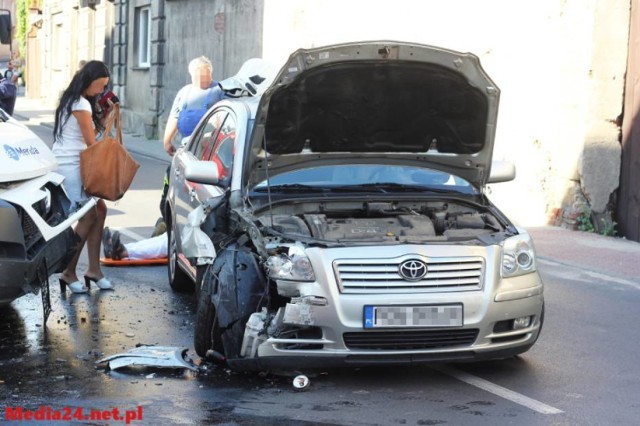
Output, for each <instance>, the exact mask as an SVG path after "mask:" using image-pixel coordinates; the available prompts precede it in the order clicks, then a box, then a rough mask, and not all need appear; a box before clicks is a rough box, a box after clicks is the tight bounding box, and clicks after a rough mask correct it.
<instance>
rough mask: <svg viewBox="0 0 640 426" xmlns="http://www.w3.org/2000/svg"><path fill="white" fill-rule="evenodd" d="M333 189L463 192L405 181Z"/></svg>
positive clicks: (338, 190) (335, 190)
mask: <svg viewBox="0 0 640 426" xmlns="http://www.w3.org/2000/svg"><path fill="white" fill-rule="evenodd" d="M331 190H332V191H334V192H342V191H345V192H346V191H349V192H351V191H362V190H364V191H371V190H374V191H376V192H384V193H387V192H435V193H438V194H450V193H452V192H455V193H461V191H458V190H455V189H441V188H430V187H427V186H422V185H408V184H404V183H395V182H380V183H363V184H359V185H342V186H335V187H331Z"/></svg>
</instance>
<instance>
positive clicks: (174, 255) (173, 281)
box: [167, 221, 195, 293]
mask: <svg viewBox="0 0 640 426" xmlns="http://www.w3.org/2000/svg"><path fill="white" fill-rule="evenodd" d="M175 236H176V228H175V225H174V222H173V221H172V222H171V223H170V224H169V226H167V238H168V239H169V253H168V254H169V262H168V264H167V272H168V274H169V285H170V286H171V289H172V290H173V291H175V292H178V293H190V292H193V291H194V289H195V284H194V282H193V280H192V279H191V277H189V275H188V274H187V273H186V272H185V271H183V270H182V268H181V267H180V264H179V262H178V243H177V241H176V238H175Z"/></svg>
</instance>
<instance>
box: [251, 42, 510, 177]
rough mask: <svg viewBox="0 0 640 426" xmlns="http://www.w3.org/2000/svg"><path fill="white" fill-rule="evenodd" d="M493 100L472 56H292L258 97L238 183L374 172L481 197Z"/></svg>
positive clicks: (328, 50)
mask: <svg viewBox="0 0 640 426" xmlns="http://www.w3.org/2000/svg"><path fill="white" fill-rule="evenodd" d="M499 93H500V91H499V89H498V88H497V86H496V85H495V84H494V83H493V82H492V81H491V79H490V78H489V77H488V76H487V74H486V73H485V72H484V70H483V69H482V67H481V66H480V61H479V59H478V58H477V57H476V56H475V55H473V54H470V53H458V52H454V51H451V50H446V49H442V48H439V47H433V46H426V45H420V44H414V43H404V42H390V41H371V42H360V43H349V44H340V45H334V46H327V47H320V48H313V49H301V50H298V51H296V52H294V53H293V54H292V55H291V56H290V57H289V60H288V61H287V63H286V64H285V66H284V67H283V68H282V69H281V70H280V72H279V73H278V75H277V76H276V77H275V79H274V83H273V84H272V85H271V86H270V87H269V88H268V89H267V90H266V91H265V93H264V94H263V95H262V98H261V100H260V104H259V106H258V111H257V113H256V120H255V125H254V129H253V133H252V135H251V143H250V144H249V145H248V146H247V147H246V149H247V150H250V152H247V153H246V155H247V159H248V161H246V162H245V163H244V169H243V182H244V183H245V184H246V185H247V187H248V188H252V187H253V186H254V185H256V184H257V183H259V182H262V181H264V180H266V178H267V176H275V175H277V174H280V173H284V172H288V171H292V170H296V169H301V168H308V167H315V166H320V165H330V164H354V163H378V164H380V163H381V164H407V165H414V166H422V167H430V168H434V169H439V170H442V171H445V172H447V173H451V174H455V175H458V176H460V177H462V178H464V179H466V180H467V181H469V182H470V183H472V184H474V185H476V186H477V187H482V186H483V185H485V184H486V183H487V179H488V176H489V172H490V166H491V156H492V153H493V144H494V137H495V126H496V120H497V114H498V100H499Z"/></svg>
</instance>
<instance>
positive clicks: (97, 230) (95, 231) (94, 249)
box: [85, 200, 107, 279]
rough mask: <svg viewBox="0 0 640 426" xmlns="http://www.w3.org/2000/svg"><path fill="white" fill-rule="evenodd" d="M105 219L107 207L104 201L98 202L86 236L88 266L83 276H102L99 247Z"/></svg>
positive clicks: (97, 277) (98, 277)
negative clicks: (94, 216)
mask: <svg viewBox="0 0 640 426" xmlns="http://www.w3.org/2000/svg"><path fill="white" fill-rule="evenodd" d="M106 217H107V205H106V204H105V202H104V200H98V203H97V204H96V218H95V220H94V221H93V223H92V224H91V227H90V229H89V233H88V235H87V256H88V258H89V265H88V267H87V272H86V273H85V275H87V276H90V277H92V278H96V279H100V278H102V277H103V276H104V275H103V274H102V270H101V268H100V245H101V244H102V231H103V229H104V221H105V219H106Z"/></svg>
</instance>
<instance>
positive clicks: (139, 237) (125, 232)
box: [109, 226, 146, 241]
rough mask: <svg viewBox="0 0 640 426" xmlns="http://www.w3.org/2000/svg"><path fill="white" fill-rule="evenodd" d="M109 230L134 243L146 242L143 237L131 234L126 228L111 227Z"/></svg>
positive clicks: (134, 233)
mask: <svg viewBox="0 0 640 426" xmlns="http://www.w3.org/2000/svg"><path fill="white" fill-rule="evenodd" d="M109 229H111V231H112V232H113V231H119V232H120V233H121V234H122V235H126V236H127V237H129V238H131V239H133V240H136V241H140V240H146V238H145V237H143V236H142V235H140V234H138V233H136V232H133V231H129V230H128V229H127V228H112V227H111V226H110V227H109Z"/></svg>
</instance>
